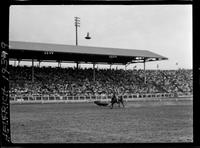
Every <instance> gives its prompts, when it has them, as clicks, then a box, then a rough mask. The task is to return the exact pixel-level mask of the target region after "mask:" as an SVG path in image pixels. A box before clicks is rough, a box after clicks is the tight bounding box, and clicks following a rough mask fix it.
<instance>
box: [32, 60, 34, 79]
mask: <svg viewBox="0 0 200 148" xmlns="http://www.w3.org/2000/svg"><path fill="white" fill-rule="evenodd" d="M32 83H34V59H32Z"/></svg>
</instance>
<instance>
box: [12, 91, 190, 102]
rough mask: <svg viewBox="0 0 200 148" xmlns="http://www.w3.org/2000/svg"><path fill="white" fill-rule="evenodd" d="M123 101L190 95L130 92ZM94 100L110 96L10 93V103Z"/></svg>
mask: <svg viewBox="0 0 200 148" xmlns="http://www.w3.org/2000/svg"><path fill="white" fill-rule="evenodd" d="M123 98H124V100H125V101H137V100H159V101H162V99H175V100H177V99H178V98H191V99H192V95H182V96H181V95H178V96H177V94H176V95H175V94H173V93H156V94H132V95H124V96H123ZM96 100H102V101H110V100H111V96H101V95H98V96H58V95H18V96H14V95H10V102H11V103H55V102H58V103H59V102H66V103H67V102H93V101H96Z"/></svg>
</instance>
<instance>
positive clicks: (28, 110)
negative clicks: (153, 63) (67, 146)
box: [10, 101, 193, 143]
mask: <svg viewBox="0 0 200 148" xmlns="http://www.w3.org/2000/svg"><path fill="white" fill-rule="evenodd" d="M10 122H11V138H12V139H11V140H12V142H13V143H146V142H149V143H152V142H153V143H160V142H164V143H168V142H170V143H171V142H193V105H192V101H148V102H147V101H137V102H126V108H125V109H123V108H118V107H117V105H116V106H115V107H114V109H110V108H108V107H99V106H97V105H95V104H93V103H62V104H56V103H53V104H11V105H10Z"/></svg>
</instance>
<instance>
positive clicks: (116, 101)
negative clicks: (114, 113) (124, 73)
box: [111, 92, 124, 108]
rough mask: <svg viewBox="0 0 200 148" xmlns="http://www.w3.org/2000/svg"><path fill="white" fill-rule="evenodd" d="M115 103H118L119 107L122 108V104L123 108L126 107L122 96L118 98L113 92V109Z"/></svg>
mask: <svg viewBox="0 0 200 148" xmlns="http://www.w3.org/2000/svg"><path fill="white" fill-rule="evenodd" d="M115 103H117V104H118V105H119V107H120V103H121V104H122V105H123V107H124V101H123V97H122V95H120V96H116V93H115V92H113V96H112V98H111V108H113V105H114V104H115Z"/></svg>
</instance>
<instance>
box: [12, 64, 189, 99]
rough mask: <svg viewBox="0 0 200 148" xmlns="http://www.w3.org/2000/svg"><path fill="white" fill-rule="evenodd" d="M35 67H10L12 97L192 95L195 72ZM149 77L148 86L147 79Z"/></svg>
mask: <svg viewBox="0 0 200 148" xmlns="http://www.w3.org/2000/svg"><path fill="white" fill-rule="evenodd" d="M31 70H32V68H31V67H27V66H23V67H20V66H17V67H14V66H12V65H10V67H9V71H10V76H9V80H10V81H9V82H10V83H9V84H10V94H13V95H19V94H20V95H21V94H32V95H41V94H48V95H51V94H52V95H68V96H77V95H84V96H86V95H102V94H105V95H109V94H111V93H112V92H113V90H118V91H120V92H123V93H125V94H135V93H167V92H169V93H188V92H189V93H192V92H193V86H192V79H193V76H192V75H193V74H192V70H184V69H180V70H146V72H144V70H123V69H119V70H117V69H95V81H93V69H91V68H88V69H86V68H85V69H76V68H60V67H34V82H32V71H31ZM145 75H146V83H144V80H145V79H144V76H145Z"/></svg>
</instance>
